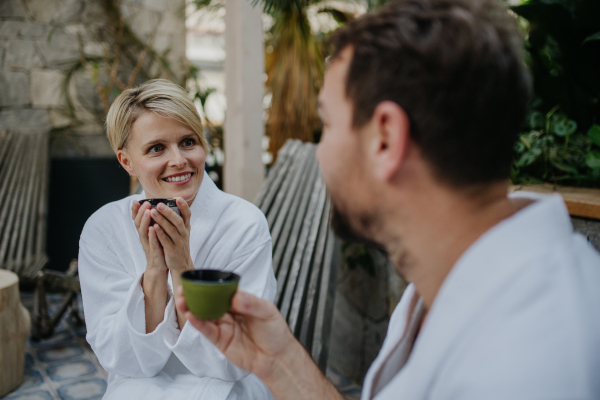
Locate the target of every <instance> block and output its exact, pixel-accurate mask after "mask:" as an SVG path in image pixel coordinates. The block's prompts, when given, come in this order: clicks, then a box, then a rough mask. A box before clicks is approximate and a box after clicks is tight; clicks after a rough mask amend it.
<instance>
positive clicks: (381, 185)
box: [318, 0, 529, 239]
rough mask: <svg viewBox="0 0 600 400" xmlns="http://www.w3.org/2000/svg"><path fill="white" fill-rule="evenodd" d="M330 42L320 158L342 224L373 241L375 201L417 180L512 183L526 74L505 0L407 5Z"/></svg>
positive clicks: (455, 186)
mask: <svg viewBox="0 0 600 400" xmlns="http://www.w3.org/2000/svg"><path fill="white" fill-rule="evenodd" d="M329 43H330V44H331V45H332V47H333V54H332V56H331V60H330V65H329V67H328V70H327V72H326V76H325V84H324V87H323V91H322V93H321V97H320V106H321V113H322V115H323V122H324V135H323V139H322V141H321V145H320V148H319V153H318V157H319V162H320V164H321V168H322V170H323V174H324V178H325V181H326V183H327V186H328V189H329V191H330V193H331V197H332V201H333V204H334V209H335V212H334V221H333V224H334V227H335V226H336V225H337V226H338V227H342V228H344V229H345V230H346V231H347V232H345V233H354V234H356V233H358V232H362V234H361V235H358V236H359V237H360V236H362V238H363V239H372V238H373V235H372V231H373V230H376V229H377V226H378V225H380V224H381V223H382V219H383V218H384V215H385V214H384V210H380V209H379V205H380V204H379V202H378V200H379V199H381V198H383V197H385V196H386V191H388V189H391V190H396V191H398V193H401V192H402V190H408V189H407V187H408V186H409V185H410V184H411V180H414V179H415V178H416V177H421V178H422V177H423V176H425V175H426V176H429V177H431V179H432V181H433V182H435V183H436V184H438V185H440V186H444V187H446V188H449V189H451V190H456V191H462V190H468V189H470V188H479V189H481V188H485V187H486V186H488V185H493V184H497V183H498V182H502V181H506V180H507V179H508V177H509V173H510V165H511V160H512V148H513V143H514V140H515V139H516V135H517V133H518V131H519V129H520V127H521V124H522V121H523V119H524V116H525V113H526V109H527V102H528V99H529V78H528V73H527V70H526V67H525V65H524V63H523V60H522V57H521V52H522V42H521V39H520V36H519V34H518V31H517V26H516V21H515V20H514V18H513V17H512V16H511V15H509V13H508V11H507V9H506V7H505V6H504V5H503V4H502V3H501V2H500V1H499V0H400V1H397V2H394V3H390V4H388V5H387V6H385V7H383V8H382V9H380V11H378V12H377V13H374V14H369V15H366V16H363V17H361V18H359V19H357V20H355V21H353V22H351V23H349V24H347V25H346V26H345V27H343V28H341V29H339V30H338V31H336V32H335V33H334V34H333V35H332V37H331V38H330V40H329ZM423 174H425V175H423ZM413 183H415V182H413ZM403 185H404V187H403ZM339 233H341V234H342V235H343V234H344V232H339Z"/></svg>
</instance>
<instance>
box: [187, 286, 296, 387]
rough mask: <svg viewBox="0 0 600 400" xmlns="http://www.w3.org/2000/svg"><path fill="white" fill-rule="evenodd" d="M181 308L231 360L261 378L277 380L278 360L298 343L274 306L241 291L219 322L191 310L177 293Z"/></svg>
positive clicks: (190, 320)
mask: <svg viewBox="0 0 600 400" xmlns="http://www.w3.org/2000/svg"><path fill="white" fill-rule="evenodd" d="M176 301H177V303H176V304H177V309H178V311H179V312H180V313H182V314H184V315H185V317H186V318H187V319H188V321H189V322H190V323H191V324H192V325H193V326H194V327H195V328H196V329H198V330H199V331H200V332H202V333H203V334H204V336H206V337H207V338H208V339H209V340H210V341H211V342H213V343H214V344H215V346H217V348H218V349H219V350H221V352H223V354H225V356H226V357H227V359H228V360H229V361H231V362H232V363H233V364H235V365H237V366H238V367H240V368H242V369H244V370H246V371H249V372H252V373H254V374H255V375H256V376H258V377H259V378H260V379H262V380H263V381H264V380H268V379H269V378H272V377H273V372H274V369H275V368H276V365H275V364H276V360H278V359H283V358H285V352H286V350H290V349H292V348H294V345H295V344H296V340H295V339H294V336H293V335H292V332H290V329H289V327H288V325H287V323H286V322H285V320H284V319H283V317H282V316H281V314H280V313H279V310H277V308H276V307H275V306H274V305H273V303H271V302H269V301H267V300H263V299H259V298H258V297H255V296H252V295H251V294H249V293H246V292H244V291H241V290H238V292H237V293H236V294H235V296H234V297H233V300H232V304H231V312H230V313H227V314H225V315H224V316H223V317H222V318H221V319H219V320H216V321H203V320H200V319H197V318H196V317H194V315H193V314H192V313H191V312H190V311H189V310H188V308H187V305H186V303H185V298H184V297H183V292H182V291H179V292H178V293H177V299H176Z"/></svg>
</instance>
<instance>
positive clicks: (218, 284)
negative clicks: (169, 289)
mask: <svg viewBox="0 0 600 400" xmlns="http://www.w3.org/2000/svg"><path fill="white" fill-rule="evenodd" d="M239 280H240V276H239V275H237V274H234V273H233V272H227V271H219V270H216V269H196V270H192V271H186V272H184V273H183V274H181V285H182V286H183V295H184V297H185V302H186V304H187V307H188V308H189V310H190V311H191V312H192V314H194V316H195V317H196V318H198V319H204V320H213V319H219V318H221V317H222V316H223V315H225V313H226V312H227V311H229V308H230V307H231V299H232V297H233V295H234V294H235V292H236V290H237V287H238V282H239Z"/></svg>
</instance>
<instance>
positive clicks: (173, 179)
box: [165, 173, 192, 182]
mask: <svg viewBox="0 0 600 400" xmlns="http://www.w3.org/2000/svg"><path fill="white" fill-rule="evenodd" d="M191 177H192V174H191V173H189V174H185V175H179V176H173V177H171V178H165V181H167V182H181V181H185V180H187V179H190V178H191Z"/></svg>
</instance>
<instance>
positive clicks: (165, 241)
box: [152, 223, 173, 249]
mask: <svg viewBox="0 0 600 400" xmlns="http://www.w3.org/2000/svg"><path fill="white" fill-rule="evenodd" d="M152 228H154V232H156V236H157V237H158V241H159V242H160V244H161V245H162V246H163V247H167V248H169V249H170V248H171V246H172V245H173V240H172V239H171V238H170V237H169V235H167V234H166V233H165V231H164V229H162V228H161V227H160V225H158V223H157V224H154V226H152Z"/></svg>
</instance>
